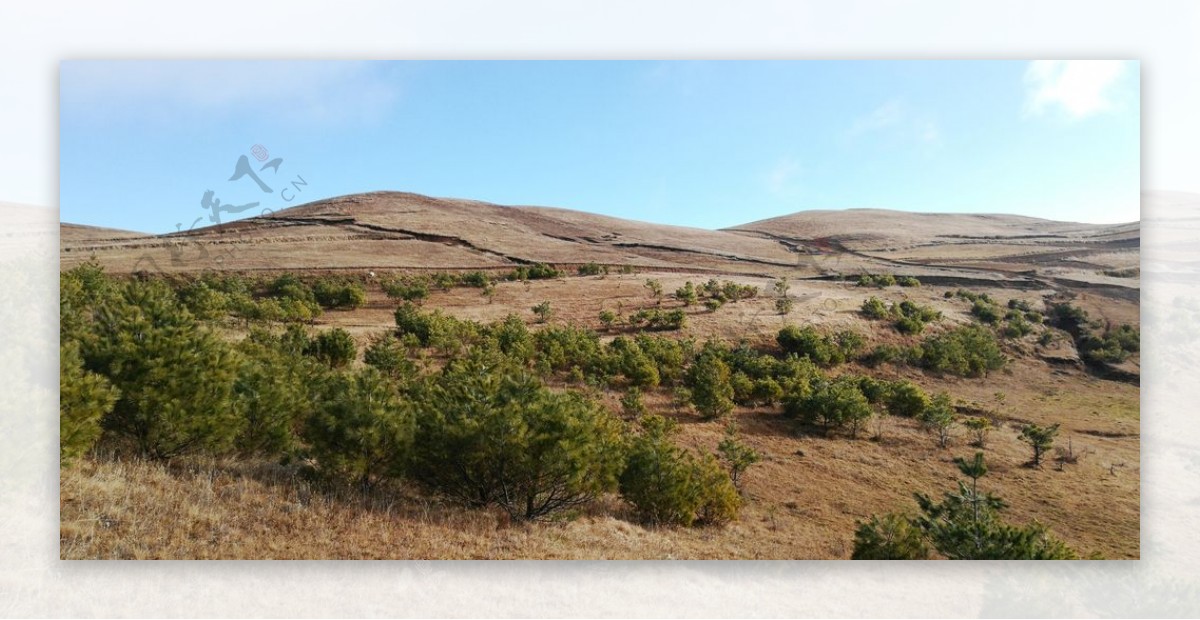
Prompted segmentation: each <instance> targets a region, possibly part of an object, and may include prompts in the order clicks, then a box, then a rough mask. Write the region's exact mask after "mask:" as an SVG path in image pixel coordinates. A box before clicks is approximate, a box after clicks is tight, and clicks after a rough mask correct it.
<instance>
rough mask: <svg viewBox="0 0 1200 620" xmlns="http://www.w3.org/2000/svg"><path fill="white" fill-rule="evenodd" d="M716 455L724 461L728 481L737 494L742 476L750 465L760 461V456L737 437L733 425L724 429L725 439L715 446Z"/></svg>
mask: <svg viewBox="0 0 1200 620" xmlns="http://www.w3.org/2000/svg"><path fill="white" fill-rule="evenodd" d="M717 453H718V454H720V455H721V459H722V460H723V461H725V466H726V467H727V468H728V469H729V479H730V480H731V481H732V482H733V486H734V488H736V489H737V490H738V491H739V492H740V491H741V490H742V475H744V474H745V473H746V470H747V469H750V466H751V465H754V464H755V463H757V462H759V461H760V460H762V455H760V454H759V453H758V452H757V451H756V450H755V449H754V448H751V447H750V446H748V445H746V444H745V443H743V442H742V440H741V439H740V438H739V437H738V435H737V427H736V426H735V425H733V424H730V425H729V426H727V427H726V429H725V438H724V439H722V440H721V443H719V444H717Z"/></svg>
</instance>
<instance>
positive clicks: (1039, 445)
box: [1020, 424, 1059, 467]
mask: <svg viewBox="0 0 1200 620" xmlns="http://www.w3.org/2000/svg"><path fill="white" fill-rule="evenodd" d="M1058 426H1059V425H1058V424H1051V425H1050V426H1038V425H1037V424H1029V425H1026V426H1025V427H1024V428H1022V429H1021V438H1020V439H1021V441H1024V442H1025V443H1027V444H1029V447H1030V448H1032V449H1033V466H1034V467H1040V466H1041V464H1042V455H1043V454H1045V452H1046V451H1047V450H1049V449H1050V448H1052V447H1053V446H1054V438H1055V437H1057V436H1058Z"/></svg>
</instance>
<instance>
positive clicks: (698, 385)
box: [688, 353, 733, 419]
mask: <svg viewBox="0 0 1200 620" xmlns="http://www.w3.org/2000/svg"><path fill="white" fill-rule="evenodd" d="M729 379H730V373H729V366H728V365H726V364H725V362H723V361H721V359H720V358H719V357H718V356H717V355H716V354H713V353H705V354H702V355H701V356H700V357H699V358H698V359H697V360H696V361H695V363H693V364H692V366H691V368H689V369H688V386H689V387H690V388H691V390H692V404H694V405H695V406H696V411H699V412H700V415H701V416H703V417H704V418H705V419H711V418H717V417H720V416H723V415H725V414H727V413H729V412H730V411H733V385H732V384H731V383H730V381H729Z"/></svg>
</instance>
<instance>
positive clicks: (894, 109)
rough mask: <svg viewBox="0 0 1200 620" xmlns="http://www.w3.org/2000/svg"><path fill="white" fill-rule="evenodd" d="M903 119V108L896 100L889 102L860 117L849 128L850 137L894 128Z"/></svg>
mask: <svg viewBox="0 0 1200 620" xmlns="http://www.w3.org/2000/svg"><path fill="white" fill-rule="evenodd" d="M903 118H904V106H903V105H902V104H901V103H900V102H899V101H896V100H892V101H889V102H887V103H885V104H883V105H881V106H879V107H878V108H875V109H874V110H872V111H871V112H870V113H869V114H866V115H864V116H860V117H858V118H857V119H855V120H854V123H853V124H852V125H851V126H850V135H851V136H861V135H863V134H868V133H871V132H874V131H880V130H882V129H886V128H888V127H894V126H896V125H897V124H899V123H900V121H901V120H903Z"/></svg>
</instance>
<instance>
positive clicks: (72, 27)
mask: <svg viewBox="0 0 1200 620" xmlns="http://www.w3.org/2000/svg"><path fill="white" fill-rule="evenodd" d="M1198 32H1200V3H1193V2H1162V1H1159V2H1154V1H1150V2H1146V1H1143V2H1099V1H1096V0H1088V1H1078V0H1071V1H1064V2H1044V1H1038V2H1030V1H1015V0H1009V1H1007V2H988V3H982V2H946V1H940V2H938V1H934V2H931V1H917V2H886V1H885V2H863V1H840V2H822V3H817V2H736V3H734V2H711V1H703V2H700V1H694V0H693V1H688V2H682V1H679V2H657V3H654V4H650V3H648V2H629V1H625V0H619V1H613V0H609V1H607V2H569V1H562V2H552V1H543V2H537V1H529V0H525V1H519V2H505V3H501V2H490V1H483V0H479V1H475V2H462V1H451V2H433V1H429V2H404V3H399V2H397V3H388V2H339V3H329V4H321V3H316V2H298V1H294V0H293V1H276V0H253V1H245V0H244V1H239V2H230V1H226V0H214V1H208V2H204V3H197V4H189V5H179V6H174V5H170V4H168V3H160V2H105V3H79V4H68V3H54V4H51V3H40V4H36V5H35V4H34V3H31V2H27V3H20V4H6V5H4V6H3V8H0V51H2V53H0V77H2V78H3V81H2V82H0V84H2V86H0V112H2V114H0V202H8V203H26V204H34V205H40V206H44V207H51V208H46V209H41V210H35V211H32V212H27V213H25V214H24V215H15V216H9V215H8V213H9V212H8V211H5V213H6V216H5V217H6V221H4V227H3V229H2V233H3V234H2V235H0V334H4V336H3V338H4V339H3V340H2V341H0V342H3V347H4V351H3V355H2V356H0V411H2V415H3V417H2V418H0V510H2V513H0V614H3V615H14V616H44V615H50V616H93V615H101V616H269V617H280V616H286V617H310V616H405V615H419V616H428V615H443V616H445V615H448V616H476V615H485V616H543V615H555V616H624V617H630V616H637V617H642V616H729V615H732V616H859V615H869V616H977V615H978V616H1039V615H1054V616H1063V615H1070V616H1109V615H1119V616H1141V615H1154V616H1195V615H1197V614H1200V570H1198V569H1200V560H1198V558H1200V534H1197V532H1200V527H1197V526H1198V525H1200V524H1198V523H1197V521H1198V519H1197V510H1196V509H1197V506H1200V484H1198V481H1200V477H1198V476H1197V473H1198V471H1200V468H1198V464H1200V440H1198V438H1197V435H1198V433H1197V429H1198V428H1200V412H1197V411H1196V409H1197V407H1196V403H1197V402H1200V398H1198V397H1200V390H1198V388H1197V383H1198V382H1197V381H1196V373H1195V366H1194V365H1193V363H1194V362H1200V355H1197V353H1195V351H1196V350H1197V345H1198V344H1200V339H1198V338H1197V337H1196V336H1194V335H1192V334H1193V332H1196V331H1200V314H1198V313H1196V312H1194V311H1193V310H1192V309H1193V308H1194V307H1200V304H1196V303H1194V302H1196V301H1197V299H1198V298H1200V294H1197V292H1196V290H1197V289H1196V286H1195V285H1196V284H1197V283H1200V275H1198V274H1200V268H1198V267H1197V265H1200V241H1198V239H1197V236H1198V235H1197V232H1196V230H1194V229H1191V228H1189V226H1195V225H1196V224H1195V223H1192V222H1190V218H1191V217H1193V215H1192V214H1200V195H1197V194H1178V193H1154V194H1150V195H1149V196H1148V199H1147V200H1146V202H1145V203H1144V204H1143V267H1144V275H1143V287H1144V294H1143V351H1144V353H1143V361H1144V363H1143V369H1144V377H1143V388H1142V389H1143V398H1142V404H1143V408H1142V430H1143V434H1142V448H1143V459H1142V466H1143V467H1142V497H1143V527H1142V551H1143V559H1142V560H1140V561H1135V562H1104V563H1099V562H1081V563H1073V564H1070V565H1064V564H1061V563H1048V564H1040V565H1033V564H1026V563H1007V564H996V563H969V564H964V563H948V562H936V563H923V564H916V563H903V564H884V563H848V562H842V563H839V562H707V563H705V562H610V563H603V562H375V563H369V562H258V563H254V562H143V563H136V562H62V561H59V560H58V559H57V557H58V542H57V533H58V469H57V467H58V466H57V421H56V419H57V416H56V414H55V409H56V403H57V375H56V374H55V371H56V366H57V351H56V348H55V346H54V344H55V342H56V341H57V323H56V321H57V307H56V301H57V245H58V244H57V242H58V236H57V235H58V232H57V210H56V209H54V208H52V206H53V205H55V204H56V203H57V183H58V167H57V83H58V82H57V75H58V63H59V62H60V61H61V60H65V59H81V58H398V59H410V58H430V59H432V58H1131V59H1137V60H1140V61H1142V62H1141V69H1142V76H1143V78H1142V79H1143V83H1142V86H1143V90H1142V92H1143V105H1142V110H1143V118H1144V119H1145V120H1144V124H1143V128H1144V133H1143V153H1144V159H1143V186H1144V187H1146V188H1149V189H1156V190H1184V191H1188V192H1200V165H1198V162H1197V157H1196V154H1195V148H1196V145H1197V144H1200V141H1198V138H1200V135H1198V133H1200V132H1198V131H1197V127H1198V126H1200V124H1198V121H1197V120H1196V113H1195V111H1196V110H1200V94H1198V93H1200V80H1198V79H1197V77H1198V75H1200V71H1198V69H1200V37H1198V36H1197V33H1198ZM31 214H32V215H31ZM1176 298H1180V299H1181V301H1179V302H1176V301H1175V300H1176Z"/></svg>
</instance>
